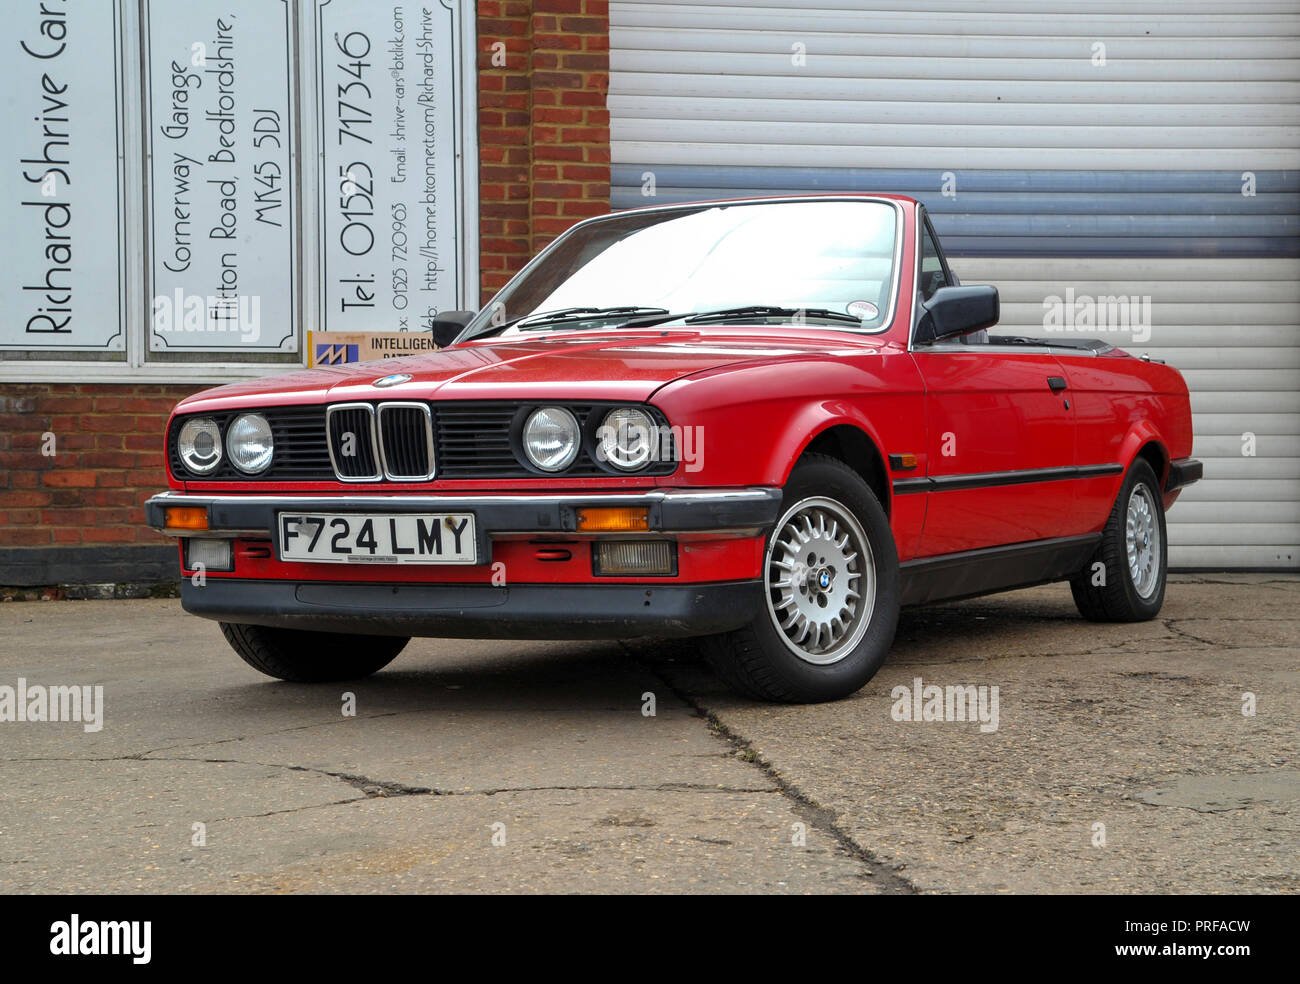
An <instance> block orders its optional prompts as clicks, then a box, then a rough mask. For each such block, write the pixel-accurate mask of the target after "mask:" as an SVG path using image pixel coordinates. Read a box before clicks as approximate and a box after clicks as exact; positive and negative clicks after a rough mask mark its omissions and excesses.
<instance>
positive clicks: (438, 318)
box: [433, 311, 478, 348]
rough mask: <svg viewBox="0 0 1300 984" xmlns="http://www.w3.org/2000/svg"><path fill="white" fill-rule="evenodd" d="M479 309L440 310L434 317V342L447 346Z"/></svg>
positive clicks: (439, 345) (439, 346)
mask: <svg viewBox="0 0 1300 984" xmlns="http://www.w3.org/2000/svg"><path fill="white" fill-rule="evenodd" d="M477 313H478V312H477V311H439V312H438V313H437V314H436V315H434V317H433V344H434V345H437V346H438V348H446V347H447V346H448V345H450V344H451V343H452V342H454V341H455V340H456V336H457V335H459V334H460V333H461V332H462V331H464V330H465V326H466V325H467V324H469V323H470V322H471V321H473V320H474V315H475V314H477Z"/></svg>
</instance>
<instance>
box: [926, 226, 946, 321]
mask: <svg viewBox="0 0 1300 984" xmlns="http://www.w3.org/2000/svg"><path fill="white" fill-rule="evenodd" d="M946 271H947V265H946V264H945V263H944V262H943V254H941V253H940V252H939V244H938V242H937V241H936V239H935V238H934V230H933V229H931V228H930V217H929V216H928V215H927V216H926V217H925V225H924V226H923V227H922V229H921V283H920V290H921V300H923V301H928V300H929V299H930V298H931V297H933V296H934V292H935V291H936V290H938V289H939V288H940V287H947V286H948V277H947V272H946Z"/></svg>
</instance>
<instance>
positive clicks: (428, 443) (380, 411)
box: [330, 400, 438, 482]
mask: <svg viewBox="0 0 1300 984" xmlns="http://www.w3.org/2000/svg"><path fill="white" fill-rule="evenodd" d="M396 408H402V409H409V410H420V411H422V412H423V414H424V445H425V448H426V449H427V450H428V452H429V471H428V473H427V474H424V475H399V474H397V473H396V472H395V471H393V470H392V469H391V468H389V467H388V451H387V449H386V448H385V447H384V427H383V415H384V411H385V410H389V409H396ZM375 430H376V433H377V440H378V445H379V451H378V457H379V467H380V469H381V470H382V471H383V473H384V477H385V478H386V479H388V480H389V481H390V482H427V481H430V480H431V479H432V478H433V477H434V475H436V474H437V473H438V465H437V461H436V460H435V456H434V443H433V411H432V410H430V409H429V404H427V403H421V402H419V401H418V400H388V401H385V402H383V403H380V404H379V406H378V407H377V408H376V411H375ZM333 450H334V446H333V445H332V444H331V445H330V452H331V453H333Z"/></svg>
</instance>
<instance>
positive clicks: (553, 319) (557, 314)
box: [500, 304, 668, 331]
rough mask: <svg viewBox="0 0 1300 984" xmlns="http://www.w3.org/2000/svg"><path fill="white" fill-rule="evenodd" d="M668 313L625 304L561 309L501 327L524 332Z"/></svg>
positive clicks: (665, 310) (664, 309)
mask: <svg viewBox="0 0 1300 984" xmlns="http://www.w3.org/2000/svg"><path fill="white" fill-rule="evenodd" d="M667 313H668V309H667V308H661V307H642V306H641V305H639V304H625V305H622V306H620V307H603V308H602V307H570V308H560V309H559V310H556V311H543V312H542V313H541V314H526V315H524V316H523V317H522V318H515V319H514V320H513V321H507V322H506V323H505V324H503V325H501V326H500V327H502V328H509V327H510V326H511V325H517V326H518V327H519V329H520V330H521V331H522V330H529V329H532V328H545V327H550V326H551V325H557V324H565V323H566V322H569V321H588V320H591V319H594V318H618V317H623V316H625V315H642V314H643V315H656V314H667Z"/></svg>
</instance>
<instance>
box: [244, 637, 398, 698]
mask: <svg viewBox="0 0 1300 984" xmlns="http://www.w3.org/2000/svg"><path fill="white" fill-rule="evenodd" d="M220 625H221V633H222V635H224V636H225V637H226V641H227V642H228V643H230V646H231V648H232V649H234V650H235V652H237V653H239V656H240V658H241V659H242V660H243V661H244V662H245V663H247V664H248V665H249V666H251V667H252V668H253V669H255V670H260V671H261V672H262V673H265V674H266V675H267V676H273V677H276V678H277V679H280V680H289V681H291V682H293V683H325V682H328V681H331V680H357V679H360V678H361V677H365V676H370V674H372V673H376V672H378V671H379V670H382V669H383V668H384V667H385V666H387V665H388V664H389V663H391V662H392V661H393V660H394V659H396V658H397V654H398V653H400V652H401V651H402V649H403V648H405V646H406V644H407V643H408V642H410V641H411V640H410V638H409V637H404V636H376V635H351V634H346V633H342V632H308V631H307V630H305V629H279V628H272V627H270V626H266V625H242V624H238V623H234V622H221V623H220Z"/></svg>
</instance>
